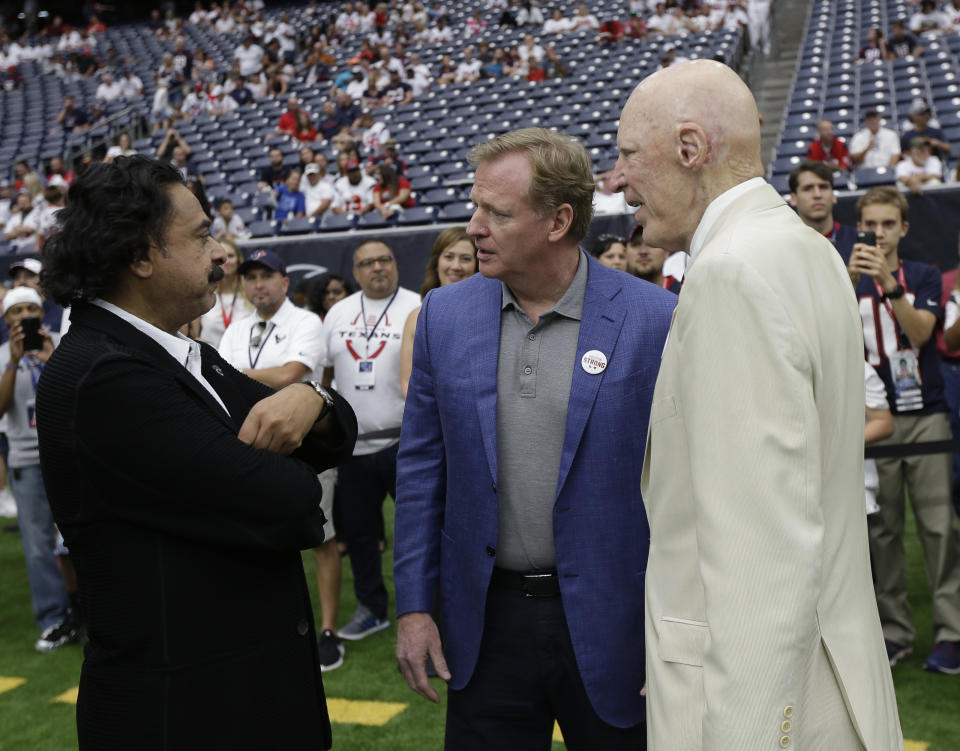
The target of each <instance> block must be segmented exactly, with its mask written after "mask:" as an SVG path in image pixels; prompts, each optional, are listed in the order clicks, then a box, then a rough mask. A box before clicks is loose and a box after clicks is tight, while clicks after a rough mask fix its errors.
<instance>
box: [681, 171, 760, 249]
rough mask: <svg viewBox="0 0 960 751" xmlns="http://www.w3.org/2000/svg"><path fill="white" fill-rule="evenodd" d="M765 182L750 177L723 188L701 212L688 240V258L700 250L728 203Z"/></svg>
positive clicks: (758, 178)
mask: <svg viewBox="0 0 960 751" xmlns="http://www.w3.org/2000/svg"><path fill="white" fill-rule="evenodd" d="M765 184H766V181H765V180H764V179H763V178H762V177H752V178H750V179H749V180H747V181H745V182H742V183H740V184H739V185H734V186H733V187H732V188H729V189H728V190H725V191H724V192H723V193H721V194H720V195H719V196H717V197H716V198H714V199H713V200H712V201H711V202H710V205H709V206H707V210H706V211H704V212H703V216H702V217H701V218H700V224H698V225H697V229H696V231H695V232H694V233H693V237H692V238H691V240H690V260H693V259H694V258H696V257H697V253H698V252H699V251H700V248H702V247H703V243H704V242H706V239H707V235H709V234H710V230H711V229H712V228H713V225H714V224H716V223H717V220H718V219H719V218H720V217H721V216H723V212H724V211H726V210H727V208H728V207H729V206H730V204H732V203H733V202H734V201H736V200H737V199H738V198H739V197H740V196H742V195H743V194H744V193H747V192H748V191H750V190H753V189H754V188H756V187H757V186H759V185H765Z"/></svg>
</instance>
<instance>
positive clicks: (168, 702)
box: [36, 156, 357, 751]
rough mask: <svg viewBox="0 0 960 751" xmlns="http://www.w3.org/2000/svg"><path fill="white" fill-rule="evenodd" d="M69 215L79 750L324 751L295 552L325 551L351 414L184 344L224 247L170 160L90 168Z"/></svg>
mask: <svg viewBox="0 0 960 751" xmlns="http://www.w3.org/2000/svg"><path fill="white" fill-rule="evenodd" d="M58 219H59V221H60V224H61V229H60V231H59V232H58V233H57V234H55V235H54V236H53V237H52V238H51V239H50V240H49V241H48V242H47V244H46V245H45V246H44V249H43V256H44V271H43V276H42V277H41V283H42V284H43V286H44V288H45V290H46V292H47V293H48V294H49V295H50V296H51V297H52V298H53V299H55V300H57V301H58V302H60V303H68V304H72V314H73V315H72V325H71V330H70V332H69V333H68V334H67V335H66V336H65V337H64V338H63V340H62V342H61V346H60V348H58V349H57V351H56V352H55V353H54V355H53V356H52V357H51V358H50V360H49V362H48V363H47V365H46V367H45V368H44V370H43V374H42V376H41V377H40V380H39V384H38V387H37V399H36V403H37V410H36V411H37V423H38V432H39V444H40V464H41V468H42V472H43V480H44V483H45V485H46V488H47V495H48V497H49V499H50V505H51V507H52V509H53V515H54V519H55V520H56V522H57V524H58V526H59V528H60V530H61V532H62V533H63V536H64V538H65V540H66V541H67V544H68V545H69V546H70V548H71V553H72V556H73V560H74V563H75V565H76V569H77V574H78V577H79V581H80V582H81V583H82V584H81V589H82V593H81V603H80V604H81V610H82V611H83V612H84V613H85V615H86V617H87V621H86V622H87V625H88V630H89V635H90V643H89V645H88V646H87V649H86V654H85V661H84V665H83V670H82V674H81V678H80V693H79V698H78V701H77V727H78V738H79V745H80V748H81V749H98V751H100V750H103V749H130V748H136V749H161V748H214V747H230V748H234V749H250V750H251V751H253V749H263V748H270V747H276V748H307V747H310V748H329V747H330V725H329V721H328V717H327V711H326V705H325V700H324V694H323V686H322V683H321V680H320V663H319V660H318V656H317V643H316V636H315V633H314V625H313V613H312V611H311V607H310V597H309V594H308V591H307V587H306V582H305V579H304V573H303V565H302V563H301V559H300V552H299V551H300V550H303V549H305V548H311V547H314V546H316V545H318V544H320V542H322V540H323V531H322V530H323V524H324V515H323V512H322V511H321V509H320V501H321V495H322V493H321V489H320V485H319V483H318V482H317V472H320V471H322V470H324V469H326V468H328V467H332V466H335V465H336V464H338V463H339V462H341V461H343V460H344V459H346V458H349V457H350V455H351V453H352V450H353V444H354V441H355V439H356V434H357V433H356V430H357V424H356V418H355V417H354V414H353V411H352V409H351V408H350V406H349V405H348V404H347V403H346V401H344V400H343V399H342V398H341V397H339V396H338V395H337V394H335V393H334V392H332V391H330V390H328V389H324V388H323V387H322V386H320V385H319V384H314V383H310V382H307V383H296V384H292V385H290V386H287V387H286V388H284V389H281V390H280V391H277V392H274V391H273V390H272V389H271V388H270V387H268V386H266V385H264V384H262V383H259V382H257V381H255V380H253V379H250V378H247V377H246V376H244V375H242V374H241V373H239V372H238V371H236V370H235V369H234V368H232V367H231V366H230V365H229V364H228V363H227V362H226V361H225V360H223V359H222V358H221V357H220V356H219V355H217V353H216V351H214V350H213V349H212V348H211V347H209V346H208V345H206V344H198V343H197V342H195V341H192V340H190V339H187V338H186V337H184V336H183V335H181V334H179V333H178V329H179V327H180V326H182V325H183V324H184V323H186V322H188V321H192V320H193V319H195V318H197V317H199V316H200V315H202V314H203V313H205V312H206V311H207V310H209V309H210V308H211V307H212V305H213V303H214V295H215V291H216V286H217V282H218V281H219V280H220V278H221V277H222V272H221V271H220V268H219V266H220V264H221V263H223V260H224V257H225V255H224V251H223V248H221V247H220V245H219V243H217V241H216V240H214V239H213V237H212V236H211V235H210V218H209V217H208V216H206V214H204V212H203V211H202V209H201V208H200V204H199V203H198V201H197V199H196V198H195V197H194V195H193V193H192V192H191V191H190V190H189V189H188V188H187V187H186V186H185V185H184V183H183V181H182V179H181V177H180V174H179V173H178V172H177V170H176V169H175V168H173V167H172V166H170V165H169V164H165V163H163V162H160V161H157V160H154V159H149V158H146V157H142V156H133V157H121V158H118V159H117V160H115V161H114V162H113V163H112V164H98V165H95V166H93V167H91V168H90V169H89V170H87V172H85V173H84V174H83V175H82V176H81V177H80V178H78V179H77V181H76V182H75V183H74V184H73V186H72V188H71V191H70V205H69V206H68V207H67V208H65V209H63V210H62V212H61V213H60V215H59V216H58Z"/></svg>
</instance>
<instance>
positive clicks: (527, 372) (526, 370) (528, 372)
mask: <svg viewBox="0 0 960 751" xmlns="http://www.w3.org/2000/svg"><path fill="white" fill-rule="evenodd" d="M532 372H533V368H531V367H530V366H529V365H528V366H527V367H525V368H524V369H523V374H524V375H530V374H531V373H532Z"/></svg>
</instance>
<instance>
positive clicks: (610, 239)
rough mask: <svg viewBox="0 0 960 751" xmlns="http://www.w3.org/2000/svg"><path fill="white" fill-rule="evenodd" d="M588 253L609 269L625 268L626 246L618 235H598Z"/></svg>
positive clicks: (623, 269) (619, 269)
mask: <svg viewBox="0 0 960 751" xmlns="http://www.w3.org/2000/svg"><path fill="white" fill-rule="evenodd" d="M590 255H592V256H593V257H594V258H596V259H597V260H598V261H600V263H602V264H603V265H604V266H609V267H610V268H611V269H616V270H617V271H626V270H627V246H626V243H625V242H624V239H623V238H622V237H619V236H618V235H600V237H598V238H597V240H596V242H595V243H594V244H593V247H591V248H590Z"/></svg>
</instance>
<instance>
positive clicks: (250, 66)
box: [233, 36, 263, 78]
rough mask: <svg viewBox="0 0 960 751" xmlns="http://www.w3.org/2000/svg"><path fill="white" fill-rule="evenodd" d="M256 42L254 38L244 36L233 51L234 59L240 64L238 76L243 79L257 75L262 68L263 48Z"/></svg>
mask: <svg viewBox="0 0 960 751" xmlns="http://www.w3.org/2000/svg"><path fill="white" fill-rule="evenodd" d="M256 41H257V40H256V39H254V37H252V36H246V37H244V38H243V42H242V43H241V44H240V46H239V47H237V48H236V49H235V50H234V51H233V57H234V59H235V60H236V61H237V62H238V63H239V64H240V75H241V76H243V77H244V78H249V77H250V76H252V75H254V74H255V73H259V72H260V69H261V68H262V67H263V48H262V47H261V46H260V45H259V44H256Z"/></svg>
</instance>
